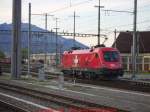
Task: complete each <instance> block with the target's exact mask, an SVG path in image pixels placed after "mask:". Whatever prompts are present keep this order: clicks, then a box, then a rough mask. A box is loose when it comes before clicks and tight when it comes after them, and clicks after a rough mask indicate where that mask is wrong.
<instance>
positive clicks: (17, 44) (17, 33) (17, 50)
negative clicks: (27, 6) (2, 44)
mask: <svg viewBox="0 0 150 112" xmlns="http://www.w3.org/2000/svg"><path fill="white" fill-rule="evenodd" d="M21 9H22V8H21V0H13V11H12V12H13V13H12V23H13V38H12V54H11V75H12V78H13V79H19V78H20V75H21Z"/></svg>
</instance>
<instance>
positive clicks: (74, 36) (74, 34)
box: [71, 11, 80, 47]
mask: <svg viewBox="0 0 150 112" xmlns="http://www.w3.org/2000/svg"><path fill="white" fill-rule="evenodd" d="M71 17H72V16H71ZM76 17H80V16H77V15H76V12H75V11H74V14H73V47H76V45H75V38H76Z"/></svg>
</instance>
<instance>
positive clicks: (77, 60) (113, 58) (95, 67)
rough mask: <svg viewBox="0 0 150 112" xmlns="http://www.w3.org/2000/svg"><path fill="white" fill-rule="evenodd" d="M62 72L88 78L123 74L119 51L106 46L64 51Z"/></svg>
mask: <svg viewBox="0 0 150 112" xmlns="http://www.w3.org/2000/svg"><path fill="white" fill-rule="evenodd" d="M62 72H63V73H64V74H74V75H79V74H80V75H81V76H83V77H89V78H91V77H92V78H97V77H105V76H106V77H118V76H122V75H123V69H122V62H121V57H120V53H119V51H118V50H117V49H115V48H108V47H98V48H91V49H84V50H71V51H65V52H64V54H63V56H62Z"/></svg>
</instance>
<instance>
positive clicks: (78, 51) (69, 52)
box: [64, 47, 116, 54]
mask: <svg viewBox="0 0 150 112" xmlns="http://www.w3.org/2000/svg"><path fill="white" fill-rule="evenodd" d="M100 50H116V49H115V48H112V47H99V48H91V49H81V50H70V51H65V52H64V54H83V53H84V54H86V53H93V52H95V53H96V52H99V51H100Z"/></svg>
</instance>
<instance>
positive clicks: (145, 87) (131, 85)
mask: <svg viewBox="0 0 150 112" xmlns="http://www.w3.org/2000/svg"><path fill="white" fill-rule="evenodd" d="M25 73H26V71H23V74H25ZM31 74H32V75H33V76H35V77H37V76H38V73H37V72H34V71H32V72H31ZM46 74H47V76H46V77H47V78H48V79H53V78H56V79H58V75H60V74H59V73H55V74H54V73H49V72H46ZM64 76H65V77H64V79H65V81H70V80H74V81H75V82H76V83H83V84H91V85H96V86H104V87H110V88H117V89H124V90H131V91H137V92H145V93H150V82H148V81H140V80H129V79H118V80H88V79H82V78H72V77H67V76H66V75H65V74H64Z"/></svg>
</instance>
